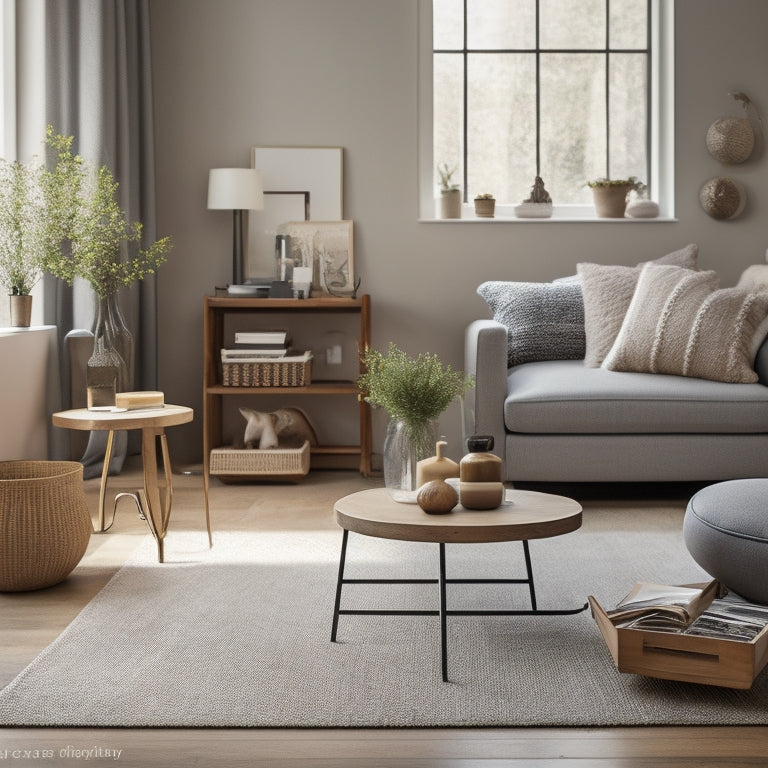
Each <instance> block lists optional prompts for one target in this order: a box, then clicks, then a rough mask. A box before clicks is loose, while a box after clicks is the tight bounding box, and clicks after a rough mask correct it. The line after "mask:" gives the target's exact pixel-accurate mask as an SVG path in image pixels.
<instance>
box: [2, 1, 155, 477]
mask: <svg viewBox="0 0 768 768" xmlns="http://www.w3.org/2000/svg"><path fill="white" fill-rule="evenodd" d="M24 4H25V0H17V7H19V8H20V7H21V6H24ZM44 9H45V10H44V18H43V19H41V18H40V16H39V15H38V16H36V17H35V22H34V23H38V24H39V23H41V22H42V23H43V24H44V41H45V42H44V44H45V74H44V86H43V90H44V93H43V94H42V99H43V103H44V110H43V114H44V123H45V124H46V125H48V124H50V125H52V126H53V127H54V129H55V130H56V132H58V133H60V134H64V135H72V136H74V137H75V144H74V147H73V148H74V151H76V152H77V153H79V154H80V155H82V156H83V157H84V158H86V159H87V160H89V161H91V162H93V163H96V164H98V165H108V166H109V167H110V168H111V170H112V172H113V173H114V175H115V179H116V180H117V181H118V182H119V184H120V187H119V195H120V204H121V206H122V208H123V209H124V210H125V211H126V213H127V215H128V218H129V220H130V221H136V220H138V221H141V222H142V223H143V225H144V237H145V243H147V244H149V243H151V242H153V241H154V240H155V239H156V237H157V235H156V227H155V184H154V147H153V120H152V79H151V50H150V35H149V4H148V0H45V3H44ZM22 122H23V118H22V119H21V120H19V134H20V135H22V134H23V132H24V131H25V130H29V129H30V128H32V126H24V125H22ZM43 128H44V126H43ZM34 130H37V131H39V130H40V126H39V125H35V126H34ZM46 281H47V282H46V284H45V286H44V296H45V298H44V302H45V315H44V322H45V323H46V324H51V325H56V326H58V329H59V335H60V355H61V359H62V360H63V359H64V350H63V339H64V336H65V335H66V334H67V333H68V332H69V331H70V330H72V329H78V328H86V329H90V328H91V326H92V323H93V319H94V307H95V303H94V295H93V292H92V291H91V289H90V286H88V285H87V283H83V284H75V286H73V287H72V288H68V287H67V286H65V285H63V284H62V283H61V282H60V281H57V280H54V279H52V278H46ZM120 306H121V310H122V312H123V315H124V317H125V319H126V321H127V324H128V327H129V329H130V330H131V333H132V334H133V337H134V345H135V351H136V358H135V373H134V381H133V388H134V389H156V388H157V297H156V284H155V279H154V277H153V276H150V277H148V278H147V279H145V280H143V281H141V282H140V283H138V284H135V285H134V286H132V287H131V288H129V289H123V290H122V291H121V295H120ZM66 386H67V384H66V383H63V391H66ZM63 407H65V408H66V407H69V404H68V403H66V402H65V403H63ZM104 443H105V435H104V434H103V433H101V434H99V433H94V434H93V435H92V439H91V441H90V443H89V448H88V450H87V451H86V456H84V457H83V459H82V460H83V463H84V464H85V474H86V476H88V477H91V476H95V475H98V474H99V473H100V472H101V461H100V460H101V457H103V453H104V450H103V444H104ZM120 443H121V444H122V445H121V450H120V451H119V452H118V451H116V454H117V455H116V458H115V460H114V462H113V465H112V466H111V467H110V469H111V471H119V469H120V467H121V466H122V461H123V459H124V456H125V450H126V449H125V441H124V436H123V438H122V439H121V441H120Z"/></svg>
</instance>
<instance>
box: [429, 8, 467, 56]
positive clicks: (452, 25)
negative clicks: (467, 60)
mask: <svg viewBox="0 0 768 768" xmlns="http://www.w3.org/2000/svg"><path fill="white" fill-rule="evenodd" d="M432 47H433V48H435V49H437V50H441V49H443V50H444V49H449V50H454V51H455V50H456V49H458V48H463V47H464V3H463V0H432Z"/></svg>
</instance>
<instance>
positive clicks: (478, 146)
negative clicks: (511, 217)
mask: <svg viewBox="0 0 768 768" xmlns="http://www.w3.org/2000/svg"><path fill="white" fill-rule="evenodd" d="M535 77H536V72H535V59H534V57H533V56H530V55H527V54H515V53H506V54H502V53H499V54H496V53H486V54H472V55H470V57H469V60H468V69H467V109H468V112H469V115H470V120H469V125H468V129H467V134H468V135H467V144H468V149H469V156H470V157H471V158H472V162H471V163H470V164H469V175H468V188H467V199H468V200H472V199H473V198H474V196H475V195H477V194H483V193H485V192H491V193H492V194H493V195H495V196H496V200H497V201H498V203H500V204H502V203H519V202H520V201H522V200H523V199H524V198H525V197H527V196H528V192H529V190H530V187H531V185H532V184H533V179H534V177H535V176H536V96H535V83H536V80H535Z"/></svg>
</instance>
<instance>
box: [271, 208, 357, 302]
mask: <svg viewBox="0 0 768 768" xmlns="http://www.w3.org/2000/svg"><path fill="white" fill-rule="evenodd" d="M277 229H278V234H279V235H284V236H285V238H286V252H287V258H288V261H290V262H292V263H293V265H294V266H293V269H294V275H295V274H296V270H297V269H301V268H310V269H311V270H312V280H311V284H312V295H313V296H323V295H325V296H330V295H331V294H332V292H336V293H345V295H351V294H352V293H353V292H354V291H355V268H354V247H353V246H354V235H353V222H352V221H349V220H346V221H288V222H285V223H283V224H280V226H279V227H278V228H277Z"/></svg>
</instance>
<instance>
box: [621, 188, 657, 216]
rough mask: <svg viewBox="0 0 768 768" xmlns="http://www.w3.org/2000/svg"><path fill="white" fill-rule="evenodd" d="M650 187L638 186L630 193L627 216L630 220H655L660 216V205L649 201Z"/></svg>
mask: <svg viewBox="0 0 768 768" xmlns="http://www.w3.org/2000/svg"><path fill="white" fill-rule="evenodd" d="M647 195H648V187H646V185H645V184H637V186H636V187H635V189H633V190H632V191H631V192H630V193H629V202H628V203H627V210H626V215H627V216H629V218H630V219H655V218H656V217H657V216H658V215H659V204H658V203H657V202H655V201H654V200H649V199H648V197H647Z"/></svg>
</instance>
